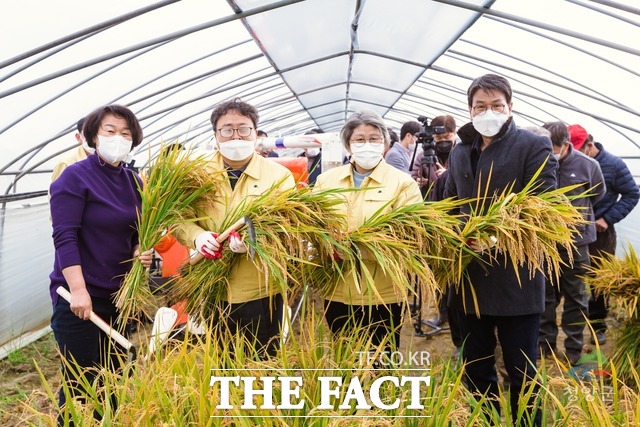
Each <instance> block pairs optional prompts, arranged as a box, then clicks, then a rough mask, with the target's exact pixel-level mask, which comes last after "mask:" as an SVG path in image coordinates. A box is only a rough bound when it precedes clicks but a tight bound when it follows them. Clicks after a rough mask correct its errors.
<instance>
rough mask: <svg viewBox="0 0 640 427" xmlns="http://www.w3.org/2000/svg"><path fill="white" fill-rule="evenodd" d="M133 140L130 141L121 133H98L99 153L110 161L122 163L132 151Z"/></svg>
mask: <svg viewBox="0 0 640 427" xmlns="http://www.w3.org/2000/svg"><path fill="white" fill-rule="evenodd" d="M132 145H133V141H129V140H128V139H125V138H123V137H121V136H120V135H113V136H104V135H98V153H99V154H100V156H102V158H103V159H105V160H106V161H107V162H109V163H120V162H121V161H123V160H125V159H126V158H127V156H128V155H129V152H130V151H131V146H132Z"/></svg>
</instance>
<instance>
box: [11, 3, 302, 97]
mask: <svg viewBox="0 0 640 427" xmlns="http://www.w3.org/2000/svg"><path fill="white" fill-rule="evenodd" d="M303 1H305V0H282V1H279V2H275V3H271V4H269V5H265V6H260V7H256V8H254V9H251V10H248V11H245V12H241V13H237V14H234V15H230V16H225V17H224V18H219V19H214V20H213V21H209V22H205V23H202V24H199V25H194V26H193V27H190V28H187V29H186V30H181V31H176V32H173V33H170V34H166V35H164V36H162V37H156V38H155V39H151V40H147V41H146V42H142V43H138V44H135V45H133V46H129V47H127V48H124V49H120V50H116V51H115V52H111V53H108V54H106V55H102V56H98V57H96V58H94V59H91V60H89V61H85V62H82V63H80V64H76V65H73V66H71V67H68V68H65V69H63V70H60V71H57V72H55V73H51V74H49V75H46V76H42V77H40V78H37V79H34V80H31V81H30V82H27V83H24V84H22V85H18V86H15V87H13V88H11V89H7V90H5V91H2V92H0V98H5V97H7V96H9V95H13V94H14V93H17V92H21V91H23V90H25V89H29V88H31V87H33V86H37V85H39V84H42V83H45V82H48V81H49V80H53V79H56V78H58V77H61V76H64V75H67V74H69V73H72V72H74V71H78V70H81V69H83V68H86V67H90V66H92V65H95V64H99V63H100V62H104V61H108V60H110V59H113V58H117V57H118V56H122V55H125V54H127V53H130V52H134V51H136V50H139V49H144V48H146V47H149V46H153V45H155V44H159V43H163V42H166V41H171V40H175V39H179V38H181V37H184V36H187V35H189V34H192V33H195V32H198V31H202V30H206V29H207V28H212V27H216V26H218V25H222V24H226V23H228V22H233V21H236V20H238V19H242V18H246V17H249V16H252V15H256V14H259V13H264V12H268V11H270V10H274V9H278V8H281V7H284V6H290V5H292V4H295V3H300V2H303Z"/></svg>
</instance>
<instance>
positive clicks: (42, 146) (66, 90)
mask: <svg viewBox="0 0 640 427" xmlns="http://www.w3.org/2000/svg"><path fill="white" fill-rule="evenodd" d="M248 41H250V40H247V41H245V42H242V43H246V42H248ZM165 43H166V42H165ZM165 43H163V44H160V45H155V46H151V47H150V48H148V49H145V50H144V51H143V52H140V53H137V54H135V55H133V56H131V57H129V58H128V59H126V60H124V61H121V62H119V63H117V64H115V65H113V66H111V67H108V68H107V69H105V70H110V69H113V68H115V67H117V66H118V65H120V64H122V63H124V62H127V61H129V60H131V59H133V58H136V57H138V56H140V55H142V54H144V53H146V52H149V51H151V50H153V49H155V48H157V47H159V46H162V45H164V44H165ZM240 44H241V43H240ZM224 50H226V49H222V50H219V51H217V52H214V53H213V54H217V53H219V52H223V51H224ZM209 55H212V54H208V55H205V56H203V57H201V58H198V59H196V60H194V61H193V62H197V61H198V60H201V59H204V58H206V57H207V56H209ZM193 62H191V63H193ZM105 70H103V71H101V72H100V73H97V74H96V75H94V76H91V77H89V78H88V79H85V80H83V81H82V82H80V83H79V84H76V85H74V86H72V87H71V88H67V89H65V91H64V92H62V93H61V94H59V95H58V96H56V97H55V98H53V99H51V100H49V101H48V102H46V103H45V104H42V105H41V106H39V107H38V108H36V109H35V110H33V111H31V112H29V113H27V114H26V115H25V116H23V117H21V118H20V119H18V120H17V121H15V122H14V123H11V124H10V125H9V126H7V127H5V128H4V129H2V130H0V133H2V132H3V131H5V130H7V129H9V128H11V127H12V126H13V125H15V124H16V123H18V122H20V121H22V120H24V119H25V118H26V117H28V116H29V115H30V114H32V113H33V112H35V111H37V110H38V109H40V108H42V107H43V106H44V105H47V104H48V103H50V102H51V101H53V100H54V99H57V98H58V97H59V96H61V95H63V94H64V93H66V92H68V91H69V90H72V89H74V88H76V87H78V86H80V85H81V84H84V83H85V82H87V81H89V80H91V79H93V78H94V77H96V76H97V75H99V74H101V73H102V72H104V71H105ZM164 75H166V74H164ZM164 75H161V76H159V77H156V79H157V78H160V77H162V76H164ZM153 81H155V79H153V80H149V81H148V82H146V83H144V84H143V85H140V86H138V87H137V88H135V89H133V90H131V91H128V92H126V93H125V94H123V95H121V96H120V97H116V98H115V99H114V100H113V101H112V102H115V101H116V100H118V99H119V98H121V97H124V96H126V95H128V94H129V93H131V92H133V91H135V90H137V89H139V88H142V87H144V86H145V85H147V84H149V83H151V82H153ZM158 93H160V92H158ZM110 103H111V102H110ZM73 126H75V124H72V125H70V127H69V129H73ZM63 132H64V133H66V131H63ZM64 133H63V134H64ZM63 134H62V135H63ZM62 135H60V136H62ZM58 137H59V136H58ZM56 138H57V137H56ZM48 142H51V140H48ZM35 148H36V149H35V150H30V151H27V152H25V153H23V154H22V156H20V157H18V158H16V159H15V160H13V161H12V162H11V163H9V164H8V165H7V166H9V165H12V164H13V163H15V162H17V161H18V160H20V158H22V157H24V156H27V155H28V154H29V152H31V153H32V154H31V155H30V156H29V157H28V158H27V159H26V160H25V161H24V163H23V166H21V167H24V165H26V163H27V162H28V161H29V160H30V159H31V158H33V156H35V155H36V154H37V153H38V152H39V151H40V150H41V149H42V148H44V145H41V146H36V147H35ZM3 170H4V169H3Z"/></svg>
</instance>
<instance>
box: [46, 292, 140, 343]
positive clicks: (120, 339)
mask: <svg viewBox="0 0 640 427" xmlns="http://www.w3.org/2000/svg"><path fill="white" fill-rule="evenodd" d="M56 292H57V293H58V295H60V296H61V297H62V298H64V299H65V300H66V301H67V302H68V303H69V304H71V294H70V293H69V291H68V290H66V289H65V288H63V287H62V286H58V288H57V289H56ZM89 320H91V323H93V324H94V325H96V326H97V327H98V328H100V329H102V330H103V331H104V333H105V334H107V335H109V337H110V338H113V339H114V340H115V341H116V342H117V343H118V344H120V345H121V346H123V347H124V348H125V349H127V351H128V350H130V349H131V347H133V343H132V342H131V341H129V340H128V339H126V338H125V337H124V336H123V335H122V334H121V333H120V332H118V331H116V330H115V329H113V328H112V327H111V325H109V324H108V323H107V322H105V321H104V320H103V319H102V317H100V316H98V315H97V314H95V313H94V312H93V310H91V314H89Z"/></svg>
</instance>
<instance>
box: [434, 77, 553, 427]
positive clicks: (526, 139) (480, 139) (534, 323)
mask: <svg viewBox="0 0 640 427" xmlns="http://www.w3.org/2000/svg"><path fill="white" fill-rule="evenodd" d="M511 99H512V90H511V85H510V84H509V81H508V80H507V79H505V78H504V77H502V76H498V75H495V74H487V75H484V76H481V77H478V78H476V79H475V80H474V81H473V82H472V83H471V85H470V86H469V89H468V90H467V100H468V105H469V115H470V117H471V123H467V124H466V125H464V126H463V127H461V128H460V129H459V130H458V136H459V137H460V140H461V142H459V143H458V144H457V145H456V146H455V147H454V148H453V150H452V151H451V154H450V156H449V168H448V171H449V172H448V173H449V176H448V178H447V182H446V188H445V194H444V195H445V197H456V198H458V199H469V200H474V202H469V203H467V204H465V205H463V206H462V207H461V213H463V214H470V213H471V209H472V206H471V203H473V204H474V207H480V206H488V205H489V202H490V201H491V200H487V199H488V198H491V197H493V195H494V194H500V193H502V192H503V191H504V190H505V189H507V188H509V189H510V191H513V192H518V191H521V190H522V189H523V188H524V186H525V185H527V184H528V183H529V181H530V180H531V179H532V178H533V176H534V174H535V173H536V171H538V169H539V168H540V167H541V166H542V167H543V168H542V171H541V173H540V175H539V176H538V182H539V184H540V185H539V187H538V188H539V189H540V191H544V190H545V189H551V188H555V186H556V179H555V169H556V166H557V162H556V161H555V159H554V158H553V156H552V154H553V151H552V148H551V141H550V140H549V138H546V137H540V136H537V135H535V134H533V133H531V132H529V131H526V130H522V129H519V128H518V127H517V126H516V124H515V122H514V120H513V117H512V115H511V114H512V107H513V104H512V100H511ZM512 185H513V187H511V186H512ZM470 247H471V249H473V250H476V251H481V250H482V249H481V248H479V247H478V246H477V245H476V243H475V242H474V241H472V242H470ZM484 257H485V259H486V261H487V263H488V264H485V263H482V262H479V261H473V262H471V263H470V264H469V266H468V267H467V271H466V272H467V276H466V277H465V279H463V281H462V283H460V284H458V288H456V291H455V292H451V297H450V298H451V301H450V303H451V304H453V305H454V306H455V307H456V309H457V310H458V311H459V313H458V319H459V320H460V328H461V332H462V337H463V341H464V345H463V351H462V356H463V359H464V362H466V366H465V376H466V383H467V386H468V388H469V389H470V390H471V391H472V392H478V393H480V394H488V396H489V397H490V400H489V403H490V404H491V405H492V406H493V407H494V408H495V409H496V410H498V411H499V410H500V404H499V402H498V400H497V396H498V395H499V388H498V376H497V372H496V360H495V350H496V335H495V333H496V330H497V333H498V338H499V340H500V343H501V345H502V355H503V358H504V363H505V367H506V369H507V372H508V374H509V378H510V381H511V387H510V394H511V401H510V402H511V414H512V417H513V421H514V423H516V424H518V423H521V422H523V421H522V419H520V420H517V419H516V417H517V414H518V400H519V398H520V393H521V391H522V390H523V385H524V383H525V382H532V381H533V377H534V375H535V366H534V365H533V364H532V363H535V360H536V357H537V354H538V349H537V347H538V331H539V329H540V314H541V313H542V312H543V311H544V277H543V275H542V273H540V272H539V271H537V272H530V271H529V269H528V268H527V266H518V267H516V266H514V265H512V264H511V263H510V261H509V260H508V259H505V258H504V257H501V256H498V257H497V258H496V259H495V260H494V261H493V262H491V261H490V260H489V258H488V255H484ZM516 268H518V270H519V277H520V279H518V277H517V276H516V272H515V269H516ZM474 300H475V301H474ZM475 303H477V307H478V310H479V315H477V314H476V310H475ZM534 387H535V386H534ZM530 404H533V398H532V399H531V400H530ZM528 415H529V416H531V417H533V418H534V422H533V424H534V425H540V423H541V415H540V412H539V411H538V410H537V408H531V409H529V410H528Z"/></svg>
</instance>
